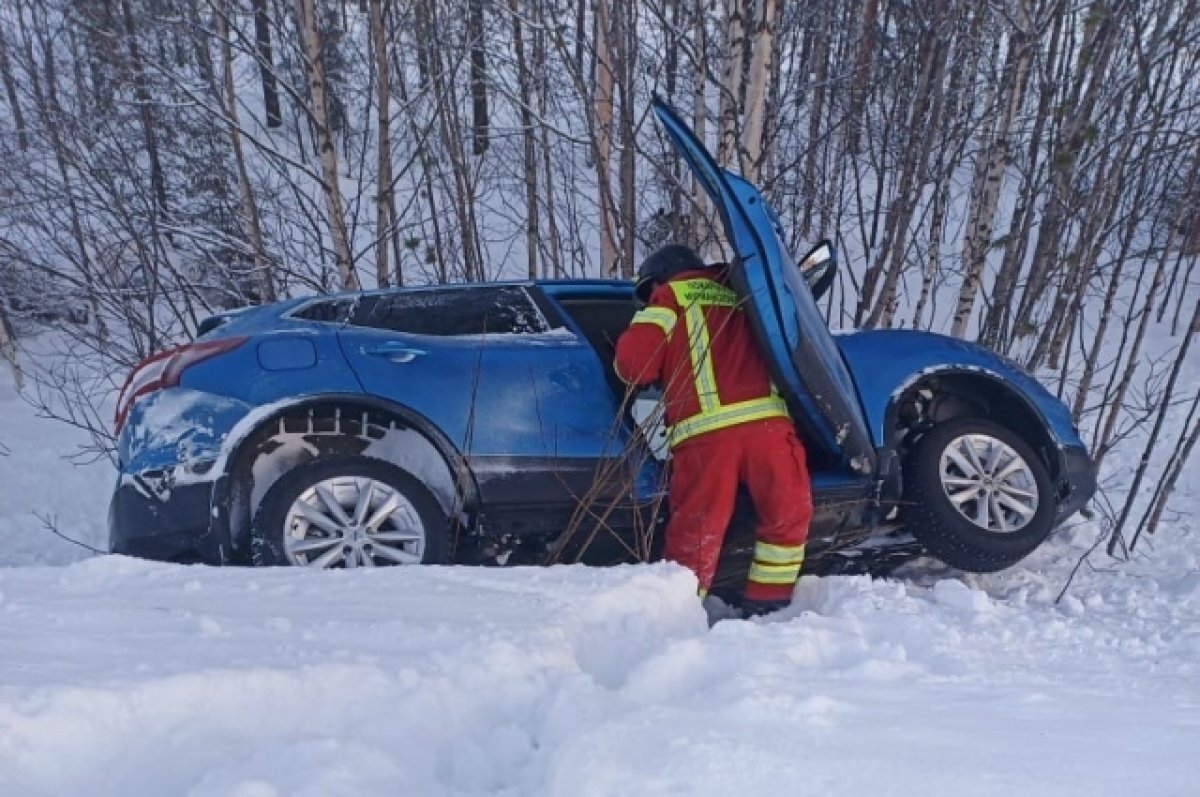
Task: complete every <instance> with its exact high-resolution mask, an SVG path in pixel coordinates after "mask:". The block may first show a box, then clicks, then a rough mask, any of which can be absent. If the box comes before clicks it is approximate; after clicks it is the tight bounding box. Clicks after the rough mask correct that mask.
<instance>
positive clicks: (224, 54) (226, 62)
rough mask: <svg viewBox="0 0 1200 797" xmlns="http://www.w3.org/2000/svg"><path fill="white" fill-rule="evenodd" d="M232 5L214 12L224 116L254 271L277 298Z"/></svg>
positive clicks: (268, 296)
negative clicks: (236, 70)
mask: <svg viewBox="0 0 1200 797" xmlns="http://www.w3.org/2000/svg"><path fill="white" fill-rule="evenodd" d="M230 5H231V4H230V2H229V0H222V2H221V7H220V8H218V9H217V10H216V11H217V13H216V14H215V16H216V22H217V38H218V39H220V42H221V66H222V79H223V81H224V84H225V85H224V88H225V90H224V92H223V94H224V96H223V97H222V98H221V102H222V105H223V107H224V110H225V120H226V122H227V123H228V126H229V145H230V148H231V149H232V150H233V162H234V166H235V167H236V168H237V177H238V193H239V195H240V196H241V203H242V217H243V222H244V224H245V228H246V237H248V238H249V239H250V248H251V249H252V250H253V252H254V275H255V277H256V279H257V281H258V285H259V291H260V292H261V294H262V300H263V301H264V302H273V301H275V285H274V280H272V278H271V264H270V261H269V260H268V259H267V254H266V247H265V246H264V245H263V235H262V226H261V223H260V220H259V219H260V217H259V212H258V202H257V201H256V200H255V198H254V188H253V186H251V185H250V175H249V172H248V171H247V169H246V157H245V155H244V154H243V152H242V133H241V123H240V122H239V121H238V103H237V93H236V90H235V88H234V76H233V47H232V45H231V43H230V40H229V14H230V13H231V8H230Z"/></svg>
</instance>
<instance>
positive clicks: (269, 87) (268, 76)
mask: <svg viewBox="0 0 1200 797" xmlns="http://www.w3.org/2000/svg"><path fill="white" fill-rule="evenodd" d="M250 5H251V7H252V8H253V9H254V45H255V50H256V52H257V55H258V74H259V80H260V81H261V82H262V94H263V109H264V110H265V111H266V115H267V127H279V126H280V125H282V124H283V117H282V116H281V115H280V112H279V87H278V86H277V85H276V83H275V62H274V60H273V59H272V56H271V17H270V15H269V13H268V11H267V0H250Z"/></svg>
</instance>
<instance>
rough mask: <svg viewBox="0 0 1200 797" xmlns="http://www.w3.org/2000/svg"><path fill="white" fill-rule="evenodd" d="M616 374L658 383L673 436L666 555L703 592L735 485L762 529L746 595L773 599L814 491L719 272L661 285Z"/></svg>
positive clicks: (624, 342)
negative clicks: (751, 506)
mask: <svg viewBox="0 0 1200 797" xmlns="http://www.w3.org/2000/svg"><path fill="white" fill-rule="evenodd" d="M615 366H616V371H617V374H618V375H619V376H620V377H621V379H623V380H624V381H625V382H627V383H629V384H632V385H638V386H643V385H649V384H654V383H659V384H661V385H662V386H663V393H664V399H665V403H666V408H665V409H666V419H665V420H666V423H667V424H668V425H669V426H670V427H671V438H670V444H671V452H672V455H671V465H670V484H669V486H668V493H667V494H668V498H669V500H670V506H671V517H670V520H669V521H668V522H667V530H666V545H665V548H664V549H663V556H664V558H666V559H670V560H672V561H675V562H678V563H680V564H682V565H684V566H685V567H687V568H689V569H690V570H691V571H692V572H694V573H695V574H696V578H697V579H698V580H699V583H700V594H701V595H704V594H706V593H707V591H708V588H709V587H710V586H711V584H712V580H713V576H714V574H715V573H716V569H717V560H718V559H719V558H720V554H721V543H722V542H723V540H724V538H725V532H726V529H727V527H728V526H729V521H730V519H731V517H732V515H733V508H734V499H735V497H736V493H737V488H738V485H739V484H745V485H746V487H747V489H748V490H749V492H750V497H751V498H752V499H753V501H754V508H755V511H756V512H757V514H758V520H759V524H758V527H757V529H756V538H757V539H756V544H755V547H754V561H753V563H752V564H751V566H750V573H749V576H748V579H747V582H746V591H745V598H746V600H748V601H756V602H771V603H776V602H782V601H787V600H789V599H790V598H791V595H792V588H793V587H794V586H795V583H796V579H797V578H798V577H799V575H800V567H801V565H802V564H803V562H804V543H805V540H806V539H807V538H808V523H809V520H810V519H811V517H812V492H811V487H810V485H809V479H808V469H807V464H806V459H805V453H804V448H803V446H802V445H801V444H800V441H799V440H797V439H796V433H795V431H794V429H793V428H792V422H791V419H790V418H789V417H788V412H787V407H786V405H785V404H784V402H783V399H781V398H780V397H779V395H778V393H777V392H776V390H775V387H774V385H773V384H772V382H771V378H770V375H769V373H768V371H767V366H766V363H765V362H764V361H763V358H762V355H761V354H759V351H758V347H757V345H756V344H755V341H754V338H753V333H752V332H751V330H750V325H749V321H748V320H747V319H746V317H745V315H744V313H743V312H742V309H741V307H740V306H739V300H738V298H737V294H735V293H734V292H733V291H732V290H731V289H730V288H729V287H728V286H727V285H726V272H725V271H724V270H723V269H716V268H712V269H704V270H697V271H686V272H683V273H682V274H679V275H677V276H675V277H674V278H672V279H671V280H670V281H669V282H666V283H665V284H662V285H659V286H658V287H657V288H656V289H655V290H654V292H653V293H652V294H651V295H650V301H649V303H648V305H647V306H646V307H645V308H644V309H643V310H641V311H639V312H638V313H637V314H636V315H635V316H634V317H633V321H632V323H631V324H630V326H629V329H627V330H626V331H625V332H624V333H623V334H622V335H621V337H620V338H619V339H618V340H617V350H616V361H615Z"/></svg>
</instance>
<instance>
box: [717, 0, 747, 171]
mask: <svg viewBox="0 0 1200 797" xmlns="http://www.w3.org/2000/svg"><path fill="white" fill-rule="evenodd" d="M745 2H746V0H725V69H724V72H723V74H722V76H721V104H720V124H721V127H720V139H719V140H718V141H717V161H718V162H719V163H720V164H721V165H722V166H725V167H729V166H733V167H735V168H737V167H738V165H739V160H740V155H741V153H740V152H739V150H738V120H739V119H740V118H741V115H742V88H743V83H744V76H743V74H742V63H743V61H744V59H745V51H746V25H745V8H744V4H745Z"/></svg>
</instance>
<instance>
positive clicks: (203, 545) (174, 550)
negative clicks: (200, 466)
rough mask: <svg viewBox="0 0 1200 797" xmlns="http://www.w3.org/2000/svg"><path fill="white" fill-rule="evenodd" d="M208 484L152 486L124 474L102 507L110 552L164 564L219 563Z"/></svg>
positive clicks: (219, 552)
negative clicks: (107, 506)
mask: <svg viewBox="0 0 1200 797" xmlns="http://www.w3.org/2000/svg"><path fill="white" fill-rule="evenodd" d="M212 489H213V488H212V484H211V483H209V482H196V483H193V484H184V485H174V486H172V487H170V488H167V489H158V490H156V489H155V488H154V487H153V486H152V484H151V482H149V481H148V480H146V479H144V478H141V477H138V476H134V477H131V478H130V477H126V478H125V479H123V480H122V482H121V483H120V484H118V485H117V489H116V491H115V492H114V493H113V497H112V502H111V503H110V504H109V508H108V549H109V551H110V552H112V553H117V554H125V555H127V556H137V557H141V558H143V559H158V560H161V561H169V562H208V563H213V564H216V563H219V562H220V561H221V560H222V557H221V545H220V543H219V541H217V540H216V539H215V536H214V535H213V534H212V533H211V526H212V523H211V519H212V511H211V507H212Z"/></svg>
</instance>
